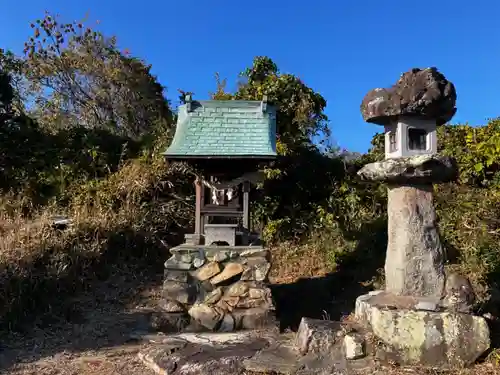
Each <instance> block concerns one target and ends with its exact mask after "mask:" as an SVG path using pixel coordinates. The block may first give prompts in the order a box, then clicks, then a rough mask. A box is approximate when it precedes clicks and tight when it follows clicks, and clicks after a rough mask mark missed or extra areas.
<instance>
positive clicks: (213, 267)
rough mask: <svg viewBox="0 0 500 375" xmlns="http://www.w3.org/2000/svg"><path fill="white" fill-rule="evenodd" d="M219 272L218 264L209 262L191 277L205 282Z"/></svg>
mask: <svg viewBox="0 0 500 375" xmlns="http://www.w3.org/2000/svg"><path fill="white" fill-rule="evenodd" d="M220 272H221V267H220V264H219V263H217V262H210V263H207V264H205V265H204V266H203V267H201V268H199V269H197V270H196V271H195V272H194V274H193V276H194V277H195V278H197V279H198V280H200V281H205V280H208V279H210V278H211V277H214V276H215V275H217V274H219V273H220Z"/></svg>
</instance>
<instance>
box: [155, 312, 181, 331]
mask: <svg viewBox="0 0 500 375" xmlns="http://www.w3.org/2000/svg"><path fill="white" fill-rule="evenodd" d="M188 325H189V315H187V314H186V313H185V312H178V313H170V312H164V311H155V312H153V313H152V314H151V317H150V327H151V328H152V329H153V330H154V331H156V332H164V333H172V332H181V331H182V330H184V329H185V328H186V327H187V326H188Z"/></svg>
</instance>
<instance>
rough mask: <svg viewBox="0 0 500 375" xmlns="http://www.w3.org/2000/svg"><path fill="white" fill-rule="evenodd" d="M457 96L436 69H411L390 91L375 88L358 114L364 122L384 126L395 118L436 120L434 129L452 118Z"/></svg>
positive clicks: (449, 83)
mask: <svg viewBox="0 0 500 375" xmlns="http://www.w3.org/2000/svg"><path fill="white" fill-rule="evenodd" d="M456 100H457V93H456V91H455V86H454V85H453V83H451V82H449V81H448V80H447V79H446V78H445V77H444V75H443V74H441V73H440V72H439V71H438V70H437V69H436V68H426V69H411V70H410V71H408V72H406V73H404V74H403V75H402V76H401V77H400V78H399V80H398V81H397V82H396V84H395V85H394V86H392V87H391V88H384V89H382V88H378V89H374V90H371V91H370V92H368V94H366V96H365V97H364V99H363V102H362V103H361V114H362V115H363V119H364V120H365V121H367V122H371V123H375V124H379V125H385V124H387V123H389V122H390V121H391V119H392V118H394V117H397V116H402V115H404V116H419V117H422V118H430V119H436V120H437V125H442V124H444V123H446V122H448V121H450V120H451V118H452V117H453V116H454V115H455V112H456V110H457V109H456V107H455V103H456Z"/></svg>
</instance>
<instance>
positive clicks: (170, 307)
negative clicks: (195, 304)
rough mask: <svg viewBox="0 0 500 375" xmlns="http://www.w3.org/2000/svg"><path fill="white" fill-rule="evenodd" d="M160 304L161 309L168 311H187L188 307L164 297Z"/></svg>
mask: <svg viewBox="0 0 500 375" xmlns="http://www.w3.org/2000/svg"><path fill="white" fill-rule="evenodd" d="M158 306H159V307H160V309H162V310H163V311H165V312H168V313H180V312H186V309H185V307H184V305H183V304H182V303H180V302H178V301H174V300H170V299H166V298H163V299H162V300H161V301H160V302H159V303H158Z"/></svg>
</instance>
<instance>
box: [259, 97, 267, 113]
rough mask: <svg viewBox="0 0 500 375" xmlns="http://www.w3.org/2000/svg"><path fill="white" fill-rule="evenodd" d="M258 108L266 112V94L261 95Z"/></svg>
mask: <svg viewBox="0 0 500 375" xmlns="http://www.w3.org/2000/svg"><path fill="white" fill-rule="evenodd" d="M260 109H261V111H262V112H266V111H267V95H264V96H263V97H262V102H261V103H260Z"/></svg>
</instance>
